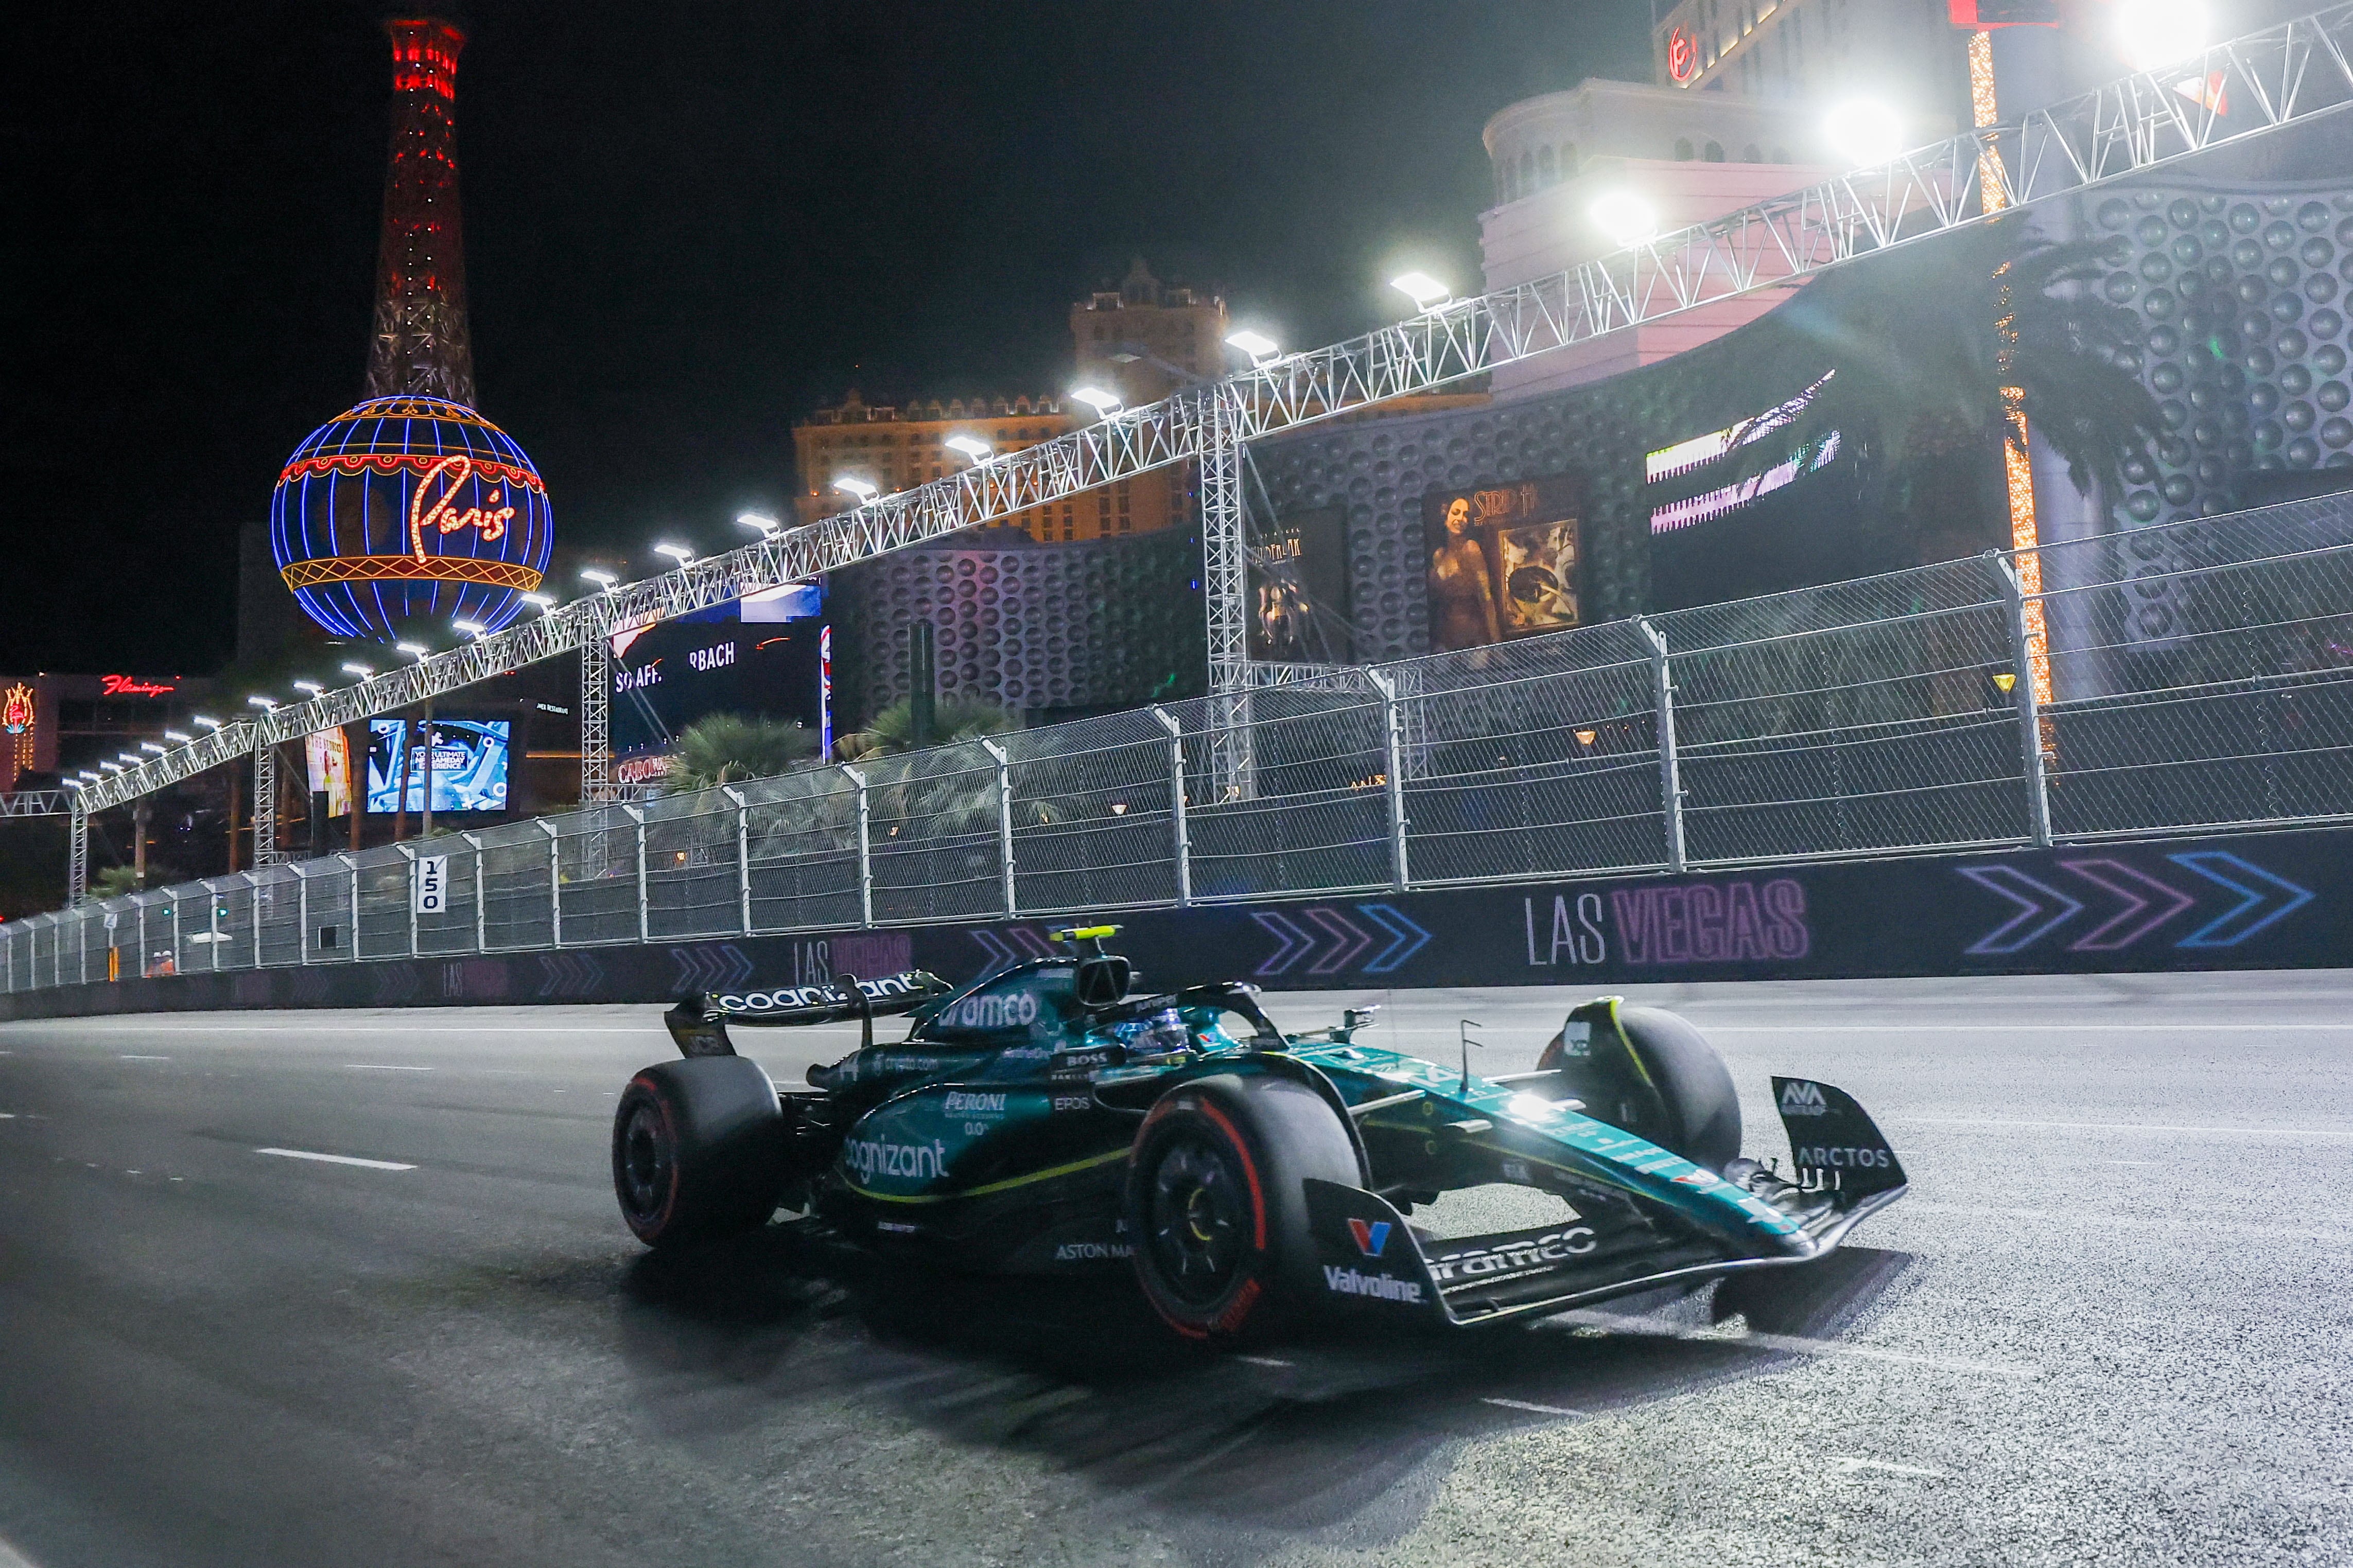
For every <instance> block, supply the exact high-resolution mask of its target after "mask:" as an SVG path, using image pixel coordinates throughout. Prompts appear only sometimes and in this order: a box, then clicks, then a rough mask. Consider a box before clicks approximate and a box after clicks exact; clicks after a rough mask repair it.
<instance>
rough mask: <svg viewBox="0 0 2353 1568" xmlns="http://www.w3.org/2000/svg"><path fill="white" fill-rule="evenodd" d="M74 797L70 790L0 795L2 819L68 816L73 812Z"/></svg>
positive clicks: (45, 790) (42, 790) (23, 791)
mask: <svg viewBox="0 0 2353 1568" xmlns="http://www.w3.org/2000/svg"><path fill="white" fill-rule="evenodd" d="M73 795H74V792H73V791H71V790H69V789H20V790H18V791H16V793H15V794H13V795H0V817H8V816H69V815H70V814H71V813H72V811H73Z"/></svg>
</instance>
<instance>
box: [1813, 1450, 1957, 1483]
mask: <svg viewBox="0 0 2353 1568" xmlns="http://www.w3.org/2000/svg"><path fill="white" fill-rule="evenodd" d="M1831 1464H1833V1465H1835V1466H1837V1467H1838V1470H1839V1473H1840V1474H1841V1475H1847V1476H1851V1475H1852V1474H1854V1473H1855V1472H1856V1471H1857V1470H1885V1471H1886V1472H1887V1473H1888V1474H1890V1475H1896V1476H1925V1477H1926V1478H1927V1479H1930V1480H1932V1481H1941V1480H1943V1479H1946V1478H1945V1472H1944V1471H1942V1470H1927V1469H1923V1468H1920V1467H1919V1466H1918V1465H1891V1464H1889V1463H1888V1462H1887V1461H1886V1460H1884V1459H1855V1458H1848V1457H1847V1456H1845V1455H1843V1454H1833V1455H1831Z"/></svg>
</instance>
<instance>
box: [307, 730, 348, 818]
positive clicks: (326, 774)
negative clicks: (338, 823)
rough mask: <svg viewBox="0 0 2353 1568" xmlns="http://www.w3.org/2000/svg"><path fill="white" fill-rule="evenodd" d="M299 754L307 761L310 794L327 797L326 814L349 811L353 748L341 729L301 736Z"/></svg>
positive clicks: (339, 813) (343, 813)
mask: <svg viewBox="0 0 2353 1568" xmlns="http://www.w3.org/2000/svg"><path fill="white" fill-rule="evenodd" d="M302 754H303V757H304V759H305V760H306V761H307V762H308V763H309V764H310V775H311V777H310V784H311V794H312V795H325V796H326V797H327V815H328V816H350V815H351V814H352V748H351V742H350V740H349V738H348V737H347V736H346V735H345V734H344V732H343V731H341V730H322V731H319V732H318V733H317V734H315V735H305V736H304V737H302Z"/></svg>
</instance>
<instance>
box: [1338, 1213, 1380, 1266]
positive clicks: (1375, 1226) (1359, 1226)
mask: <svg viewBox="0 0 2353 1568" xmlns="http://www.w3.org/2000/svg"><path fill="white" fill-rule="evenodd" d="M1348 1234H1349V1235H1350V1236H1353V1237H1356V1250H1357V1251H1359V1252H1361V1253H1363V1254H1364V1255H1365V1256H1366V1257H1367V1258H1378V1257H1379V1256H1380V1255H1381V1254H1382V1252H1383V1251H1384V1250H1386V1249H1387V1248H1388V1244H1389V1222H1388V1221H1387V1220H1385V1219H1373V1220H1365V1219H1358V1218H1357V1217H1356V1215H1349V1216H1348Z"/></svg>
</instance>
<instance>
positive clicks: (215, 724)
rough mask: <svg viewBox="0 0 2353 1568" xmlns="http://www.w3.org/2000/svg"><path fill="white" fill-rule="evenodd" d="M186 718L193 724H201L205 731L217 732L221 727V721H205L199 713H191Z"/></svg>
mask: <svg viewBox="0 0 2353 1568" xmlns="http://www.w3.org/2000/svg"><path fill="white" fill-rule="evenodd" d="M188 717H189V719H190V720H192V721H195V722H196V723H198V724H202V725H203V726H204V727H205V728H206V729H207V730H217V729H219V728H220V727H221V721H219V720H217V719H207V718H206V717H205V716H204V715H203V714H201V713H191V714H189V715H188Z"/></svg>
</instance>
